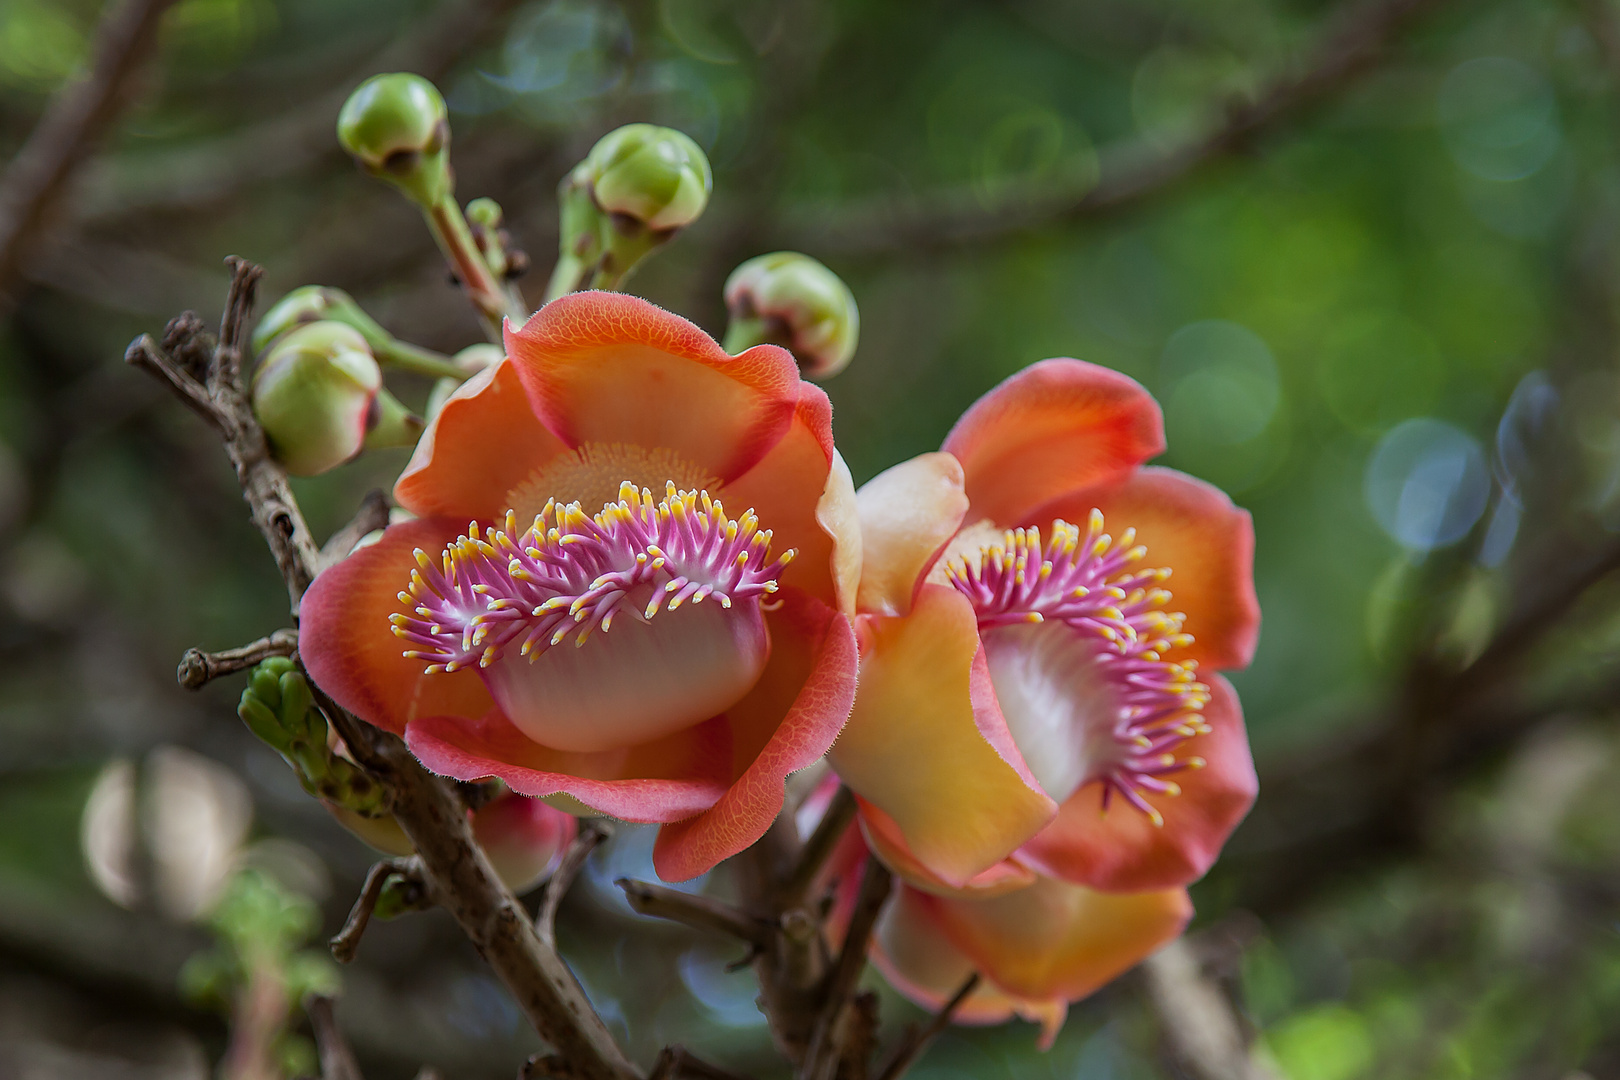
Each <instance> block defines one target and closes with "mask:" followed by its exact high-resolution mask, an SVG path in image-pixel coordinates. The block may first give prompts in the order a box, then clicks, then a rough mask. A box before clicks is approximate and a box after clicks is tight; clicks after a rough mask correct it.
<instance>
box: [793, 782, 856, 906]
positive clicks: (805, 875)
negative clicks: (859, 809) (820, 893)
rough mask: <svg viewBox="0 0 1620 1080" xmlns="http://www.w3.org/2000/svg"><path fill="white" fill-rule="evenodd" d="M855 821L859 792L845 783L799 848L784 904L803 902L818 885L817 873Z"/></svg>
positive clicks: (794, 904)
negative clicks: (857, 794)
mask: <svg viewBox="0 0 1620 1080" xmlns="http://www.w3.org/2000/svg"><path fill="white" fill-rule="evenodd" d="M854 820H855V793H854V792H852V791H850V790H849V788H848V787H847V786H846V785H844V784H839V785H838V791H837V793H836V794H834V795H833V797H832V802H830V803H828V804H827V810H826V812H825V813H823V814H822V815H821V820H820V821H819V822H817V823H816V828H815V831H814V832H812V833H811V834H810V838H809V839H808V840H806V841H805V842H804V847H803V848H802V849H800V851H799V859H798V862H796V863H795V864H794V866H793V871H792V872H791V873H790V874H789V875H788V879H787V882H786V884H784V885H783V886H782V906H783V907H785V908H786V907H794V906H796V905H799V904H802V903H804V901H805V897H806V896H807V895H808V894H809V892H810V887H811V886H812V885H814V884H815V880H816V875H817V874H819V873H820V872H821V868H822V866H823V865H824V864H825V863H826V861H827V859H828V857H829V856H831V855H832V853H833V849H835V848H836V847H837V846H838V841H840V840H842V839H843V838H844V832H845V831H846V830H847V829H848V828H849V826H850V823H851V822H853V821H854Z"/></svg>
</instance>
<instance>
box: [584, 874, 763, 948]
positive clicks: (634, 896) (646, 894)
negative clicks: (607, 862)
mask: <svg viewBox="0 0 1620 1080" xmlns="http://www.w3.org/2000/svg"><path fill="white" fill-rule="evenodd" d="M613 884H615V885H617V886H618V887H619V888H621V889H623V890H624V898H625V901H626V902H627V903H629V905H630V907H631V910H633V911H635V912H637V913H638V914H641V915H651V916H653V917H655V918H659V919H668V920H670V921H671V922H678V923H680V924H682V925H683V926H690V927H693V928H695V929H698V930H713V931H716V932H718V933H721V934H726V935H728V936H730V937H734V938H736V939H737V940H738V941H741V942H744V943H746V944H748V945H751V946H753V947H754V948H756V949H764V948H768V947H769V946H770V944H771V941H772V939H773V938H774V936H775V933H776V928H775V927H773V926H772V925H771V923H770V922H769V921H768V920H766V919H762V918H759V917H758V916H755V915H750V914H749V913H748V912H746V911H743V910H742V909H741V908H736V907H732V906H731V905H730V904H727V903H724V902H723V901H720V900H715V899H713V898H711V897H707V896H693V895H692V894H691V893H684V892H681V891H680V890H678V889H671V888H668V887H666V886H663V885H654V884H652V883H651V882H647V881H631V880H630V879H629V878H620V879H619V880H618V881H615V882H614V883H613Z"/></svg>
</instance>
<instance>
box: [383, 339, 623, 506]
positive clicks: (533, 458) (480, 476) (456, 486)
mask: <svg viewBox="0 0 1620 1080" xmlns="http://www.w3.org/2000/svg"><path fill="white" fill-rule="evenodd" d="M567 450H568V447H567V446H566V445H565V444H564V443H563V441H562V440H561V439H559V438H557V436H555V435H553V434H552V433H551V432H549V431H547V430H546V426H545V425H544V424H542V423H541V422H540V420H539V418H538V417H536V416H535V415H534V409H533V408H532V407H531V406H530V405H529V396H528V394H527V393H525V392H524V390H523V384H522V382H521V381H520V380H519V379H518V373H517V368H516V367H515V366H513V364H512V361H510V360H502V361H501V362H500V363H499V364H496V365H495V366H494V367H489V368H485V369H484V370H483V371H481V372H479V373H478V374H477V375H474V376H473V377H472V378H470V379H468V380H467V381H466V382H464V383H462V384H461V386H460V387H459V388H457V390H456V392H455V393H454V394H452V395H451V397H450V400H449V401H446V402H445V403H444V407H443V408H442V409H441V410H440V411H439V414H438V415H437V416H435V417H434V418H433V422H432V423H430V424H428V428H427V431H425V432H423V434H422V439H421V441H420V442H418V443H417V444H416V452H415V453H414V454H412V455H411V463H410V464H409V465H407V466H406V467H405V471H404V472H403V473H401V474H400V477H399V480H398V481H397V482H396V483H395V484H394V498H395V499H396V500H398V502H399V505H401V506H403V507H404V508H405V509H407V510H409V511H411V512H412V513H414V514H420V515H421V516H423V517H432V516H434V515H438V514H442V515H445V516H448V517H452V518H457V519H459V520H460V522H461V524H462V526H465V525H466V524H467V521H468V520H469V519H477V520H479V521H481V522H485V523H497V524H498V523H499V520H500V515H501V514H504V513H505V512H506V511H507V510H508V509H510V506H509V504H508V502H507V493H508V492H510V491H511V490H512V489H513V488H515V487H517V486H518V485H519V484H521V483H522V482H523V481H524V480H526V479H528V478H529V476H530V475H531V474H532V473H533V472H534V471H535V470H536V469H538V468H540V467H541V466H542V465H544V464H545V463H546V462H547V461H550V460H551V459H552V458H554V457H556V455H558V454H559V453H564V452H566V451H567ZM591 509H592V510H594V509H596V508H595V507H592V508H591ZM525 524H527V523H525Z"/></svg>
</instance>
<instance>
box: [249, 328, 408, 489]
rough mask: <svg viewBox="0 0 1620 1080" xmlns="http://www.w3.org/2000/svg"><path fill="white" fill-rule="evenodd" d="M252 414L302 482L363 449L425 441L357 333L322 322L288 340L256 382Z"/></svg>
mask: <svg viewBox="0 0 1620 1080" xmlns="http://www.w3.org/2000/svg"><path fill="white" fill-rule="evenodd" d="M253 412H254V415H256V416H257V417H258V418H259V423H260V424H261V425H262V426H263V427H264V433H265V436H266V437H267V438H268V439H269V440H270V449H271V451H272V452H273V453H274V454H275V456H276V460H278V461H280V462H281V463H282V464H283V465H285V466H286V467H287V471H289V472H291V473H293V474H295V475H298V476H316V475H318V474H320V473H323V472H326V471H327V470H329V469H333V468H336V467H337V466H338V465H341V464H343V463H344V462H345V461H348V460H349V459H350V458H352V457H354V456H355V455H356V454H358V453H360V451H361V449H363V448H365V447H368V446H379V445H388V446H393V445H406V444H408V443H407V440H409V441H414V437H415V435H419V434H421V430H422V425H421V421H420V420H418V419H416V418H415V417H412V416H411V415H410V412H409V411H408V410H407V409H405V407H404V406H403V405H401V404H400V403H399V401H398V399H396V398H395V397H394V396H393V395H392V394H389V393H388V391H386V390H384V389H383V385H382V370H381V369H380V368H379V367H378V366H377V361H376V359H375V358H374V357H373V356H372V355H371V350H370V349H369V348H368V347H367V345H366V340H365V338H363V337H361V336H360V332H359V331H358V330H355V329H354V328H353V327H350V326H345V325H343V324H342V323H338V322H316V323H310V324H308V325H307V326H301V327H298V328H297V329H295V330H292V331H290V332H288V333H287V334H286V335H285V336H283V337H282V338H281V339H280V340H279V341H278V342H277V343H276V344H275V346H274V347H273V348H272V349H271V350H270V351H269V352H268V353H267V354H266V355H265V356H264V358H263V359H262V360H261V361H260V363H259V369H258V371H256V372H255V373H254V376H253Z"/></svg>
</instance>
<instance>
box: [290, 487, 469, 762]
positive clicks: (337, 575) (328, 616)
mask: <svg viewBox="0 0 1620 1080" xmlns="http://www.w3.org/2000/svg"><path fill="white" fill-rule="evenodd" d="M464 528H466V522H459V523H458V522H456V521H454V520H453V519H449V518H419V519H417V520H415V521H407V522H402V523H401V524H398V525H390V526H389V527H388V529H387V530H385V531H384V532H383V534H382V538H381V539H380V540H378V541H377V542H376V543H375V544H371V545H368V546H366V547H363V548H361V549H360V550H359V551H356V552H355V553H354V554H352V555H350V556H349V557H348V558H346V559H344V560H343V561H342V562H340V563H338V564H337V565H336V566H333V567H331V568H329V569H328V570H326V571H325V572H324V573H322V574H321V576H320V577H318V578H316V579H315V583H314V584H313V585H311V586H310V587H309V591H308V592H306V593H304V599H303V602H302V603H301V605H300V606H299V630H298V652H299V655H300V656H302V657H303V660H304V666H305V667H306V668H307V669H308V670H309V674H310V677H311V678H313V679H314V680H315V683H316V685H318V686H319V687H320V688H321V689H323V690H325V691H326V692H327V693H328V694H331V695H332V698H333V700H335V701H336V702H337V703H338V704H339V705H342V706H343V707H344V708H345V709H348V710H349V711H350V712H352V713H354V714H355V715H356V716H358V717H360V718H361V719H362V720H368V721H370V722H371V723H373V724H376V725H377V726H378V727H381V728H387V729H388V730H389V731H392V732H394V733H395V734H403V733H404V731H405V725H406V724H407V723H409V722H410V721H411V720H412V719H413V718H415V717H418V716H430V715H436V714H440V713H451V714H457V715H463V716H481V715H482V714H483V713H485V712H486V711H488V710H489V709H490V708H491V706H492V705H493V702H492V701H491V700H490V696H489V691H487V690H485V689H484V682H483V680H482V679H480V678H479V677H478V673H477V672H476V671H471V670H469V671H458V672H456V673H454V674H449V675H447V674H438V675H425V674H423V670H424V669H425V668H426V667H427V664H426V663H425V662H424V661H421V660H410V659H407V658H406V657H405V656H404V655H403V653H404V648H405V647H404V646H403V645H402V644H401V643H400V640H399V638H397V637H395V636H394V632H393V628H392V626H391V625H390V624H389V621H388V617H389V616H390V615H392V614H394V613H395V612H397V611H399V610H400V609H401V607H402V605H401V603H400V601H399V592H400V590H401V589H404V588H405V587H406V586H407V585H409V584H410V580H411V571H412V570H414V569H415V568H416V556H415V554H414V552H415V551H416V549H417V548H421V549H422V550H423V551H425V552H427V553H428V554H429V556H430V557H437V556H438V554H439V553H440V552H441V551H443V550H444V546H445V544H447V543H448V542H449V541H451V540H453V539H455V538H456V536H457V535H458V534H459V533H460V530H461V529H464Z"/></svg>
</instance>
